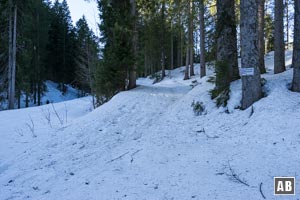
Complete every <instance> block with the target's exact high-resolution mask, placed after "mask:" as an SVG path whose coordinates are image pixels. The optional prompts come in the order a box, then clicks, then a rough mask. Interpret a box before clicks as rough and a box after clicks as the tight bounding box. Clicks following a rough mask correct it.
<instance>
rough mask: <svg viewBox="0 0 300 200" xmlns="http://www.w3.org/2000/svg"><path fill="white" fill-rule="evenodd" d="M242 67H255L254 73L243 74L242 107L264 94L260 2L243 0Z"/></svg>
mask: <svg viewBox="0 0 300 200" xmlns="http://www.w3.org/2000/svg"><path fill="white" fill-rule="evenodd" d="M240 6H241V34H242V36H243V37H242V38H241V48H242V49H243V50H242V52H241V57H242V68H253V71H254V73H253V75H247V76H244V75H243V76H242V102H241V104H242V105H241V108H242V109H246V108H248V107H250V106H251V105H252V104H253V103H254V102H255V101H257V100H259V99H260V98H261V96H262V89H261V83H260V71H259V50H258V45H257V44H258V30H257V28H258V19H257V18H258V14H257V12H258V2H257V1H256V0H241V5H240Z"/></svg>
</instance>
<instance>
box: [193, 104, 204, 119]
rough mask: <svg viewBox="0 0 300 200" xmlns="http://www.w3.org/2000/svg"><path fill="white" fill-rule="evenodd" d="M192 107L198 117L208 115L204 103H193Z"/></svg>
mask: <svg viewBox="0 0 300 200" xmlns="http://www.w3.org/2000/svg"><path fill="white" fill-rule="evenodd" d="M191 107H192V108H193V111H194V113H195V115H196V116H199V115H203V114H206V112H205V106H204V104H203V102H199V101H197V102H195V101H193V102H192V105H191Z"/></svg>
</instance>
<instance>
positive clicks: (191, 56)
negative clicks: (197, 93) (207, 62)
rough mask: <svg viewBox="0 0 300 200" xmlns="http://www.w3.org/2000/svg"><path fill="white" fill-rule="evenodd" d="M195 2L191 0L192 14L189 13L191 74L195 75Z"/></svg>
mask: <svg viewBox="0 0 300 200" xmlns="http://www.w3.org/2000/svg"><path fill="white" fill-rule="evenodd" d="M193 4H194V2H193V0H190V10H189V12H190V14H189V48H190V54H189V56H190V76H194V75H195V72H194V24H193V21H194V20H193V18H194V5H193Z"/></svg>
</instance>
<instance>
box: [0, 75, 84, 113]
mask: <svg viewBox="0 0 300 200" xmlns="http://www.w3.org/2000/svg"><path fill="white" fill-rule="evenodd" d="M45 86H46V91H45V92H44V94H43V96H42V99H41V104H42V105H45V104H47V103H59V102H63V101H69V100H73V99H76V98H78V94H79V91H78V90H77V89H75V88H73V87H71V86H70V85H66V88H67V92H66V93H65V94H62V92H61V91H60V90H59V89H58V84H57V83H55V82H53V81H49V80H48V81H45ZM25 101H26V95H25V94H24V93H23V94H22V96H21V108H25V103H26V102H25ZM7 104H8V102H7V101H3V102H0V111H1V110H5V109H7V107H8V105H7ZM33 106H36V105H35V104H34V100H33V97H29V107H33Z"/></svg>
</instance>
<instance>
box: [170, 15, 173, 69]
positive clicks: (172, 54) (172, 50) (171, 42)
mask: <svg viewBox="0 0 300 200" xmlns="http://www.w3.org/2000/svg"><path fill="white" fill-rule="evenodd" d="M170 61H171V70H173V69H174V36H173V20H171V60H170Z"/></svg>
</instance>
